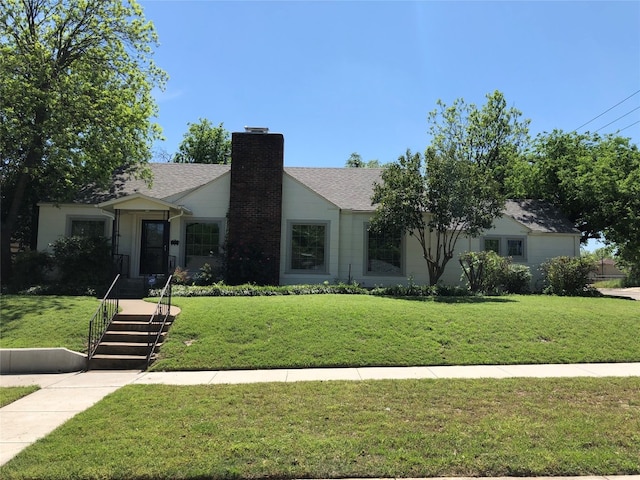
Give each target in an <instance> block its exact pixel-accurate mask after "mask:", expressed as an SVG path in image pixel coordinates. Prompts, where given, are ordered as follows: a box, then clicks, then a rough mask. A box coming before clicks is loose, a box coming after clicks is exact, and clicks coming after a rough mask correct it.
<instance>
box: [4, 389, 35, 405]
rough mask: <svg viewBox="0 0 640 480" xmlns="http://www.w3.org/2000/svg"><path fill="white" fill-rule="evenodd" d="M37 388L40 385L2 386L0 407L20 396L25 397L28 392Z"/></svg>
mask: <svg viewBox="0 0 640 480" xmlns="http://www.w3.org/2000/svg"><path fill="white" fill-rule="evenodd" d="M39 389H40V387H38V386H36V385H32V386H29V387H2V388H0V408H2V407H4V406H5V405H9V404H10V403H12V402H15V401H16V400H18V399H20V398H22V397H26V396H27V395H29V394H30V393H33V392H35V391H37V390H39Z"/></svg>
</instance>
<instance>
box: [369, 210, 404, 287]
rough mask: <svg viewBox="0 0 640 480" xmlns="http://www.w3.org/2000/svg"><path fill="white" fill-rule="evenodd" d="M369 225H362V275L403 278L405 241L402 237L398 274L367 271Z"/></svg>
mask: <svg viewBox="0 0 640 480" xmlns="http://www.w3.org/2000/svg"><path fill="white" fill-rule="evenodd" d="M369 226H370V224H369V223H365V224H364V252H363V261H364V263H363V270H364V271H363V275H365V276H367V277H404V271H405V263H406V262H405V258H406V256H405V241H404V238H405V236H404V235H401V237H400V272H398V273H387V272H371V271H369Z"/></svg>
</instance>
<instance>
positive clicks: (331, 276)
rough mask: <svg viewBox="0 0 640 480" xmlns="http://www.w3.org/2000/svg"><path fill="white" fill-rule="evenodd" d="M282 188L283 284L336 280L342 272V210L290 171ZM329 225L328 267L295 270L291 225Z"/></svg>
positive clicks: (281, 263) (281, 265) (285, 176)
mask: <svg viewBox="0 0 640 480" xmlns="http://www.w3.org/2000/svg"><path fill="white" fill-rule="evenodd" d="M282 190H283V192H282V200H283V202H282V203H283V205H282V224H281V231H282V237H281V238H280V245H281V247H280V248H281V252H282V254H281V258H280V284H281V285H295V284H303V283H310V284H318V283H323V282H325V281H328V282H334V281H336V280H338V279H339V276H340V267H339V265H340V261H341V260H340V259H341V256H342V255H341V252H340V235H341V224H340V222H341V214H340V210H339V209H338V208H337V207H336V206H335V205H333V204H332V203H331V202H329V201H327V200H325V199H324V198H322V197H320V196H319V195H318V194H317V193H315V192H313V191H311V190H309V189H308V188H307V187H305V186H304V185H302V184H300V183H299V182H298V181H296V180H294V179H293V178H291V177H290V176H288V175H286V174H285V175H284V179H283V189H282ZM325 222H326V224H327V226H328V228H329V238H328V241H329V244H328V246H327V257H328V258H327V261H328V265H327V269H326V272H323V273H315V272H312V271H310V272H292V271H291V270H290V268H289V264H288V262H289V260H290V252H291V243H290V238H289V232H288V228H289V226H290V224H291V223H325Z"/></svg>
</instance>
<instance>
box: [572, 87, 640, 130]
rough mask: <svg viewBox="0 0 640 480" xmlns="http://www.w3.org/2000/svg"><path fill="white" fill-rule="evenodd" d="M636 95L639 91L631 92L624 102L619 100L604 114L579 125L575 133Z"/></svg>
mask: <svg viewBox="0 0 640 480" xmlns="http://www.w3.org/2000/svg"><path fill="white" fill-rule="evenodd" d="M638 93H640V90H636V91H635V92H633V93H632V94H631V95H629V96H628V97H627V98H625V99H624V100H621V101H620V102H618V103H616V104H615V105H614V106H613V107H611V108H609V109H607V110H605V111H604V112H602V113H601V114H600V115H598V116H596V117H593V118H592V119H591V120H589V121H588V122H586V123H583V124H582V125H580V126H579V127H578V128H576V131H577V130H580V129H581V128H582V127H584V126H585V125H589V124H590V123H591V122H593V121H594V120H596V119H598V118H600V117H601V116H602V115H604V114H605V113H607V112H609V111H611V110H613V109H614V108H616V107H617V106H618V105H620V104H621V103H624V102H626V101H627V100H629V99H630V98H631V97H633V96H634V95H637V94H638ZM614 121H615V120H614ZM602 128H604V127H602Z"/></svg>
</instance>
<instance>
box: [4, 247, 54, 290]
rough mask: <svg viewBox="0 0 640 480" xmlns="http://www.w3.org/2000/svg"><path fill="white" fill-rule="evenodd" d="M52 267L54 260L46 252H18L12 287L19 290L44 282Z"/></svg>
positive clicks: (14, 265)
mask: <svg viewBox="0 0 640 480" xmlns="http://www.w3.org/2000/svg"><path fill="white" fill-rule="evenodd" d="M52 268H53V261H52V259H51V257H50V256H49V254H48V253H46V252H37V251H35V250H34V251H27V252H20V253H18V254H17V255H16V257H15V259H14V262H13V273H12V276H11V289H12V290H16V291H17V290H23V289H25V288H29V287H33V286H36V285H42V284H44V283H45V282H46V279H47V278H46V277H47V273H49V272H50V271H51V269H52Z"/></svg>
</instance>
